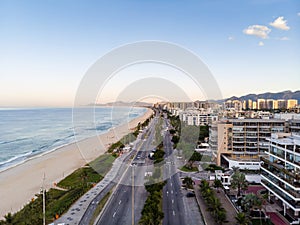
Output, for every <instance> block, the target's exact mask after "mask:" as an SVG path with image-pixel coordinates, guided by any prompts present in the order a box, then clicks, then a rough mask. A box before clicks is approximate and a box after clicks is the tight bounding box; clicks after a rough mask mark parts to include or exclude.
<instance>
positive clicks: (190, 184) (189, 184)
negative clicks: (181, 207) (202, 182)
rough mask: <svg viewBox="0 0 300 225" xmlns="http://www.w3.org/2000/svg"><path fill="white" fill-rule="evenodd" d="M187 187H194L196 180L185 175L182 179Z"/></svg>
mask: <svg viewBox="0 0 300 225" xmlns="http://www.w3.org/2000/svg"><path fill="white" fill-rule="evenodd" d="M182 183H183V184H184V185H185V187H186V188H189V189H192V188H193V185H194V184H195V182H194V181H193V179H192V178H190V177H185V178H184V179H183V181H182Z"/></svg>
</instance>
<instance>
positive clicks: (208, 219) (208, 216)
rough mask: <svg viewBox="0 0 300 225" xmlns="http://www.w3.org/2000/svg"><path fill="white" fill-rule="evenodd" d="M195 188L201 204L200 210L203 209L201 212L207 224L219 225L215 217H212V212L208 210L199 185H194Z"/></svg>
mask: <svg viewBox="0 0 300 225" xmlns="http://www.w3.org/2000/svg"><path fill="white" fill-rule="evenodd" d="M194 190H195V195H196V199H197V202H198V204H199V207H200V211H201V214H202V217H203V220H204V223H205V225H217V223H216V222H215V220H214V218H213V217H212V215H211V214H210V212H209V211H208V210H207V208H206V204H205V202H204V200H203V198H202V197H201V195H200V187H199V185H194Z"/></svg>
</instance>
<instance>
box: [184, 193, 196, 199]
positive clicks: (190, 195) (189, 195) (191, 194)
mask: <svg viewBox="0 0 300 225" xmlns="http://www.w3.org/2000/svg"><path fill="white" fill-rule="evenodd" d="M186 197H188V198H190V197H195V193H193V192H188V193H187V194H186Z"/></svg>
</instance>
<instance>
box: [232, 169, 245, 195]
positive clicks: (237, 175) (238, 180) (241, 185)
mask: <svg viewBox="0 0 300 225" xmlns="http://www.w3.org/2000/svg"><path fill="white" fill-rule="evenodd" d="M231 187H232V188H233V189H237V190H238V193H237V195H238V196H241V190H247V188H248V182H247V180H246V178H245V174H244V173H241V172H240V171H239V170H236V171H235V172H234V174H233V175H232V177H231Z"/></svg>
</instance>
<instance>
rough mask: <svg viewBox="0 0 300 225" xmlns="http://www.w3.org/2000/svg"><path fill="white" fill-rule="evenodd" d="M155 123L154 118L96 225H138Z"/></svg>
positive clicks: (145, 194)
mask: <svg viewBox="0 0 300 225" xmlns="http://www.w3.org/2000/svg"><path fill="white" fill-rule="evenodd" d="M156 122H157V119H156V118H154V120H152V121H151V123H150V124H149V128H148V131H147V133H146V134H145V136H144V139H143V140H141V141H142V144H141V145H140V147H139V149H138V152H137V154H136V156H135V158H134V160H133V162H132V164H131V166H130V167H128V169H127V170H125V172H124V173H123V175H122V178H121V180H120V183H119V184H118V185H117V186H116V190H115V191H114V193H113V195H112V197H111V198H110V200H109V202H108V204H107V206H106V207H105V209H104V210H103V212H102V214H101V216H100V218H99V220H98V221H97V223H96V224H97V225H115V224H116V225H117V224H124V225H127V224H138V222H139V220H140V217H141V211H142V209H143V206H144V203H145V201H146V198H147V191H146V190H145V188H144V178H145V173H146V172H149V171H151V170H152V169H153V165H152V162H150V160H149V159H148V158H147V156H148V154H149V152H151V150H152V149H153V146H152V142H153V138H154V135H155V124H156ZM132 193H134V195H132Z"/></svg>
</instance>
